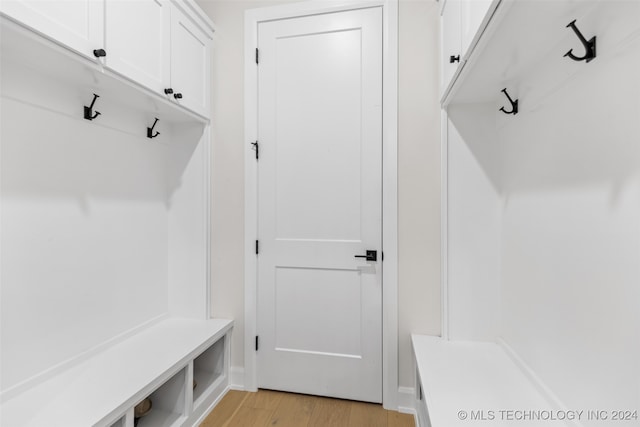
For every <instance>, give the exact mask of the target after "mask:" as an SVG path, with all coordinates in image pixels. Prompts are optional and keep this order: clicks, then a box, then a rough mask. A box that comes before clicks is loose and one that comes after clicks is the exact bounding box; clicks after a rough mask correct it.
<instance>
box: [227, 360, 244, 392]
mask: <svg viewBox="0 0 640 427" xmlns="http://www.w3.org/2000/svg"><path fill="white" fill-rule="evenodd" d="M229 388H231V390H241V391H244V390H246V388H245V386H244V369H243V368H242V367H241V366H232V367H231V368H230V369H229Z"/></svg>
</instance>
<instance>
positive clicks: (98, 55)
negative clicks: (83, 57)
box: [93, 49, 107, 58]
mask: <svg viewBox="0 0 640 427" xmlns="http://www.w3.org/2000/svg"><path fill="white" fill-rule="evenodd" d="M93 56H95V57H96V58H102V57H104V56H107V52H106V51H105V50H104V49H94V50H93Z"/></svg>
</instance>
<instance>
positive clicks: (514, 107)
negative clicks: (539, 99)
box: [500, 88, 518, 115]
mask: <svg viewBox="0 0 640 427" xmlns="http://www.w3.org/2000/svg"><path fill="white" fill-rule="evenodd" d="M501 92H502V93H504V94H505V95H506V96H507V99H508V100H509V102H510V103H511V111H507V110H505V109H504V107H501V108H500V111H502V112H503V113H505V114H513V115H516V114H518V100H517V99H516V100H515V101H514V100H513V99H511V97H510V96H509V94H508V93H507V88H504V89H502V91H501Z"/></svg>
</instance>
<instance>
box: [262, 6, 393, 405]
mask: <svg viewBox="0 0 640 427" xmlns="http://www.w3.org/2000/svg"><path fill="white" fill-rule="evenodd" d="M381 26H382V14H381V9H380V8H371V9H363V10H358V11H349V12H340V13H332V14H326V15H318V16H310V17H304V18H296V19H287V20H282V21H273V22H269V23H263V24H260V25H259V28H258V32H259V49H260V64H259V71H258V76H259V77H258V79H259V80H258V87H259V95H258V98H259V105H258V108H259V112H258V115H259V124H258V127H259V128H258V135H259V141H260V160H259V164H258V169H259V172H258V174H259V202H258V203H259V208H258V209H259V224H258V229H259V238H260V254H259V257H258V275H259V276H258V333H259V336H260V349H259V351H258V384H259V386H260V387H262V388H272V389H278V390H286V391H293V392H300V393H309V394H318V395H326V396H333V397H341V398H347V399H355V400H364V401H372V402H380V401H381V400H382V356H381V353H382V308H381V301H382V283H381V272H382V266H381V264H380V261H379V260H380V256H379V258H378V261H377V262H374V261H366V260H365V259H363V258H355V255H359V254H364V253H365V251H366V250H377V251H380V250H381V249H382V248H381V211H382V198H381V191H382V190H381V189H382V187H381V183H382V31H381Z"/></svg>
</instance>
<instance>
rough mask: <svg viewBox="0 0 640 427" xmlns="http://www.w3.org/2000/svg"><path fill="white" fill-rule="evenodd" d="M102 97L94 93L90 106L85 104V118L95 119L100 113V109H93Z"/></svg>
mask: <svg viewBox="0 0 640 427" xmlns="http://www.w3.org/2000/svg"><path fill="white" fill-rule="evenodd" d="M98 98H100V95H96V94H95V93H94V94H93V101H91V105H89V106H88V107H87V106H86V105H85V106H84V118H85V119H87V120H93V119H95V118H96V117H98V116H99V115H100V112H99V111H96V112H94V111H93V105H94V104H95V103H96V99H98Z"/></svg>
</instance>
